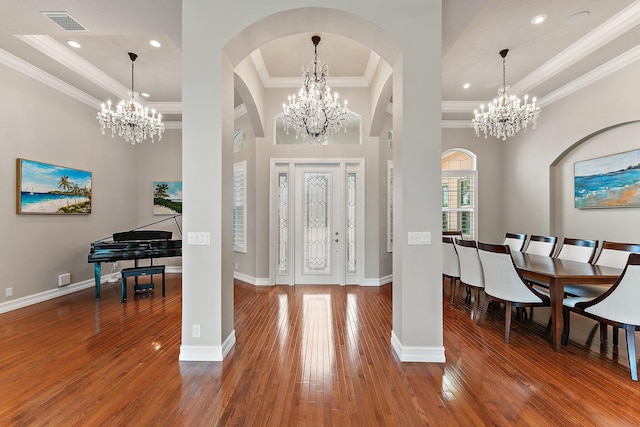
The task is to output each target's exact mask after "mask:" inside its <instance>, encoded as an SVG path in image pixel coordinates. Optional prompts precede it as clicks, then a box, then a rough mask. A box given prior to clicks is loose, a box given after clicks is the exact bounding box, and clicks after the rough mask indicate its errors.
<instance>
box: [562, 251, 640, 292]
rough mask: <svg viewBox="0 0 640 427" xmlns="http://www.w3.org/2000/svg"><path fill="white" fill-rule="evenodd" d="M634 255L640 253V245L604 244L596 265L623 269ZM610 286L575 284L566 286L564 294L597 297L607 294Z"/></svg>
mask: <svg viewBox="0 0 640 427" xmlns="http://www.w3.org/2000/svg"><path fill="white" fill-rule="evenodd" d="M632 253H640V245H638V244H634V243H619V242H607V241H605V242H602V249H601V250H600V253H599V254H598V257H597V258H596V260H595V262H594V264H595V265H603V266H606V267H613V268H619V269H623V268H624V266H625V265H626V264H627V259H628V258H629V255H630V254H632ZM609 288H610V286H607V285H591V284H575V285H566V286H565V287H564V293H565V294H567V295H570V296H577V297H592V298H593V297H596V296H598V295H601V294H602V293H603V292H606V291H607V290H608V289H609Z"/></svg>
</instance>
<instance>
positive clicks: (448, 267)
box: [442, 236, 460, 304]
mask: <svg viewBox="0 0 640 427" xmlns="http://www.w3.org/2000/svg"><path fill="white" fill-rule="evenodd" d="M445 279H449V282H450V283H451V303H452V304H453V297H454V295H455V293H456V284H457V282H458V280H460V262H459V261H458V253H457V252H456V248H455V246H454V244H453V239H452V238H451V237H445V236H443V237H442V283H443V284H444V281H445Z"/></svg>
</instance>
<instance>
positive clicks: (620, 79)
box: [504, 62, 640, 242]
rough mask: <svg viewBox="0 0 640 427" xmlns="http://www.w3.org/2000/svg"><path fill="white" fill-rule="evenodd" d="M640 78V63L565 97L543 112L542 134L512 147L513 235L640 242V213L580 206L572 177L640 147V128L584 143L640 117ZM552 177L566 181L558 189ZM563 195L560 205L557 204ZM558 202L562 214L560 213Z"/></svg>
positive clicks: (508, 186) (508, 211)
mask: <svg viewBox="0 0 640 427" xmlns="http://www.w3.org/2000/svg"><path fill="white" fill-rule="evenodd" d="M639 74H640V62H636V63H634V64H631V65H629V66H628V67H626V68H624V69H623V70H620V71H618V72H616V73H614V74H611V75H609V76H607V77H605V78H603V79H601V80H599V81H597V82H595V83H593V84H591V85H590V86H588V87H586V88H584V89H581V90H579V91H577V92H575V93H573V94H571V95H569V96H566V97H565V98H562V99H561V100H559V101H557V102H555V103H553V104H552V105H549V106H547V107H545V108H544V109H543V110H542V114H541V116H540V119H539V121H538V126H537V129H535V130H532V131H529V133H527V134H523V135H520V136H518V137H517V138H514V139H513V140H512V141H509V142H507V144H506V145H505V148H506V150H505V157H504V165H505V169H504V183H505V187H504V193H505V195H504V197H505V204H504V213H505V217H504V223H505V229H509V230H511V231H514V232H522V233H529V234H531V233H551V234H557V235H558V237H560V238H562V237H564V236H568V237H584V238H589V237H591V238H598V239H600V240H602V239H606V240H617V241H623V242H639V241H640V230H639V229H638V228H637V227H632V226H630V224H633V222H634V221H635V220H637V217H638V214H640V210H639V209H638V208H618V209H597V210H593V209H590V210H579V209H575V208H573V199H572V197H573V182H572V173H573V172H572V171H571V172H570V171H569V169H571V168H572V167H573V162H574V161H579V160H586V159H590V158H593V157H597V156H601V155H606V154H614V153H619V152H622V151H627V150H630V149H634V148H640V143H638V136H637V135H638V133H637V131H638V127H637V126H625V127H621V128H619V129H616V130H614V131H610V132H606V133H604V134H602V135H599V136H597V137H594V138H588V139H586V140H585V141H584V142H582V143H580V144H578V143H579V142H580V141H582V140H583V139H585V138H587V137H589V136H590V135H593V134H595V133H598V132H600V131H601V130H603V129H606V128H609V127H611V126H616V125H618V124H620V123H625V122H629V121H633V120H637V119H638V112H639V111H640V97H638V96H637V93H636V91H635V90H630V88H635V87H637V83H636V82H637V76H638V75H639ZM576 144H577V146H576ZM574 146H576V147H575V148H574V149H573V151H571V150H572V147H574ZM565 154H566V155H567V157H566V158H565V159H564V160H563V161H562V162H560V163H559V164H558V167H557V168H556V169H554V170H552V169H551V166H552V164H554V163H555V162H556V161H557V160H558V159H559V158H561V157H562V156H563V155H565ZM551 176H555V177H560V178H562V179H561V180H560V182H554V183H552V182H551ZM558 186H560V187H558ZM556 189H558V191H557V193H556ZM556 194H558V197H560V199H559V200H555V197H556ZM552 200H554V205H555V206H557V208H558V209H560V210H559V211H557V212H556V213H554V212H553V211H552V204H551V201H552ZM554 209H555V208H554ZM552 218H555V222H556V223H555V224H553V221H552Z"/></svg>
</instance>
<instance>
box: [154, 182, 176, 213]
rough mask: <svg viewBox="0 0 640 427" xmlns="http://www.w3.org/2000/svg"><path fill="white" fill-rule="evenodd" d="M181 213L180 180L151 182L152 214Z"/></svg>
mask: <svg viewBox="0 0 640 427" xmlns="http://www.w3.org/2000/svg"><path fill="white" fill-rule="evenodd" d="M181 213H182V181H154V182H153V214H154V215H176V214H181Z"/></svg>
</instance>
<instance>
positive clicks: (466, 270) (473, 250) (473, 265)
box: [455, 239, 484, 320]
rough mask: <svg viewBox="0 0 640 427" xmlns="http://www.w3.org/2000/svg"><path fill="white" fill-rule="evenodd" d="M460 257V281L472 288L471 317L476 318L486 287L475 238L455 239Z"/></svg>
mask: <svg viewBox="0 0 640 427" xmlns="http://www.w3.org/2000/svg"><path fill="white" fill-rule="evenodd" d="M455 245H456V250H457V251H458V259H459V260H460V283H461V284H462V285H463V286H467V287H468V288H470V289H471V292H472V294H473V308H472V309H471V319H473V320H475V319H476V317H477V313H478V305H479V302H480V290H482V289H484V274H483V272H482V265H481V264H480V256H479V255H478V247H477V245H476V242H475V241H473V240H462V239H456V240H455Z"/></svg>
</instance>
